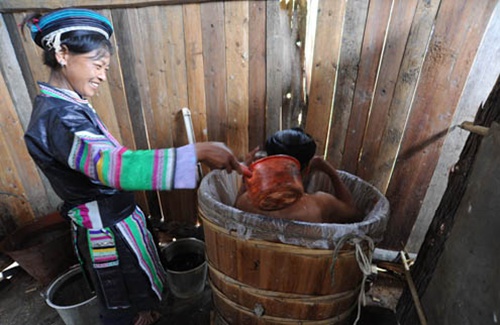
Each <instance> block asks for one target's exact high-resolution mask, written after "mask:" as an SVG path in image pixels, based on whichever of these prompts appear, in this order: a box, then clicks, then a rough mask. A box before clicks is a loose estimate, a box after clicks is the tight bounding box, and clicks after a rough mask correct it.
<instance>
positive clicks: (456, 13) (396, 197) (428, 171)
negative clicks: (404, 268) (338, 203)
mask: <svg viewBox="0 0 500 325" xmlns="http://www.w3.org/2000/svg"><path fill="white" fill-rule="evenodd" d="M495 4H496V1H493V0H491V1H487V2H485V3H484V5H483V6H475V5H474V4H472V3H470V2H468V1H450V0H446V1H445V0H443V1H442V2H441V6H440V10H439V13H438V19H437V20H436V24H435V31H434V34H433V38H432V40H431V42H430V44H429V53H428V56H427V58H426V60H425V62H424V64H423V67H422V73H421V77H420V84H419V86H418V88H417V90H416V94H415V100H414V103H413V107H412V110H411V113H410V116H409V120H408V122H407V128H406V131H405V134H404V138H403V142H402V144H401V149H400V153H399V155H398V158H397V161H396V165H395V168H394V173H393V176H392V180H391V183H390V184H389V188H388V190H387V197H388V199H389V201H390V202H397V204H393V205H392V209H391V210H392V212H391V218H390V219H389V222H388V226H387V232H388V233H390V234H391V236H390V237H387V238H386V239H385V240H384V242H383V243H382V244H381V245H382V246H384V247H385V248H392V249H396V250H398V249H401V248H402V247H401V245H403V246H404V245H405V244H406V241H407V240H408V236H409V234H410V232H411V229H412V227H413V224H414V222H415V219H416V217H417V215H418V211H419V209H420V206H421V202H422V200H423V198H424V196H425V192H426V191H427V187H428V185H429V182H430V180H431V177H432V173H433V171H434V168H435V167H436V164H437V160H438V158H439V153H440V150H441V146H442V143H443V136H444V135H446V133H447V132H448V128H449V127H450V123H451V119H452V117H453V114H454V111H455V108H456V105H457V103H458V100H459V98H460V94H461V92H462V90H463V87H464V84H465V80H466V78H467V75H468V71H469V70H470V66H471V64H472V62H473V58H474V56H475V55H476V52H477V49H478V47H479V42H480V41H481V39H482V35H483V33H484V30H485V28H486V26H487V23H488V21H489V18H490V15H491V13H492V12H493V8H494V5H495ZM451 31H453V32H451ZM464 35H466V39H467V42H463V36H464ZM403 197H404V198H405V199H402V198H403Z"/></svg>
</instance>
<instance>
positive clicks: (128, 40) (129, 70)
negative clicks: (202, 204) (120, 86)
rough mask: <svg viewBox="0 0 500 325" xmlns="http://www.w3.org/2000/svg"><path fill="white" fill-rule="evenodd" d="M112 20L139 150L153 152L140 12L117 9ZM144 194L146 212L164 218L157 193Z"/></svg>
mask: <svg viewBox="0 0 500 325" xmlns="http://www.w3.org/2000/svg"><path fill="white" fill-rule="evenodd" d="M112 18H113V22H114V23H115V24H117V25H118V26H121V32H120V33H116V40H117V44H118V46H119V51H118V55H119V59H120V63H121V72H122V75H123V80H124V89H125V94H126V96H127V104H128V109H129V114H130V121H131V123H132V127H133V131H134V133H133V134H134V140H135V144H136V149H149V148H150V145H149V138H148V133H147V128H146V119H147V117H146V116H145V112H144V110H143V107H148V106H149V104H148V103H149V102H148V99H149V97H148V95H147V89H146V90H145V89H144V87H146V86H147V85H145V84H144V81H143V82H142V83H141V82H140V80H144V77H143V74H144V72H145V67H144V56H143V53H142V51H140V49H141V43H140V40H141V39H142V38H137V37H136V35H140V30H137V26H139V24H138V23H139V20H138V17H137V10H135V9H129V10H123V9H117V10H113V11H112ZM121 49H123V50H121ZM144 97H146V98H144ZM144 195H146V197H147V200H146V202H147V205H143V206H142V208H143V210H144V211H145V213H146V214H147V215H151V216H154V217H155V218H161V215H162V214H161V210H160V204H159V202H158V196H157V193H156V192H150V191H148V192H144ZM139 198H140V196H139ZM142 204H144V203H142Z"/></svg>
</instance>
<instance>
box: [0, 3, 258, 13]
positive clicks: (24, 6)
mask: <svg viewBox="0 0 500 325" xmlns="http://www.w3.org/2000/svg"><path fill="white" fill-rule="evenodd" d="M226 1H239V0H226ZM257 1H264V0H257ZM204 2H220V1H213V0H65V1H60V0H38V1H33V0H2V1H0V13H4V12H23V11H47V10H53V9H58V8H67V7H84V8H92V9H111V8H140V7H147V6H160V5H180V4H188V3H204Z"/></svg>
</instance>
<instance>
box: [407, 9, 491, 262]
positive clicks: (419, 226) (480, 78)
mask: <svg viewBox="0 0 500 325" xmlns="http://www.w3.org/2000/svg"><path fill="white" fill-rule="evenodd" d="M498 31H500V2H499V3H497V5H496V8H495V11H494V12H493V14H492V17H491V19H490V23H489V25H488V28H487V29H486V32H485V34H484V36H483V40H482V41H481V46H480V47H479V49H478V52H477V56H476V58H475V60H474V63H473V65H472V68H471V71H470V73H469V76H468V77H467V83H466V84H465V87H464V90H463V92H462V95H461V97H460V102H459V103H458V106H457V109H456V112H455V114H454V116H453V121H452V122H451V124H452V125H460V124H461V123H462V122H464V121H474V116H475V115H476V112H477V110H478V108H479V107H481V105H482V103H484V102H486V99H487V98H488V95H489V94H490V92H491V89H492V88H493V87H494V85H495V81H496V79H497V78H498V76H499V75H500V65H499V64H497V62H496V61H495V60H491V58H499V57H500V33H498ZM469 134H470V133H469V132H468V131H465V130H462V129H460V128H453V127H452V129H450V132H449V133H448V135H447V137H446V139H445V141H444V143H443V149H442V150H441V154H440V156H439V160H438V165H437V166H436V169H435V171H434V174H433V175H432V179H431V182H430V184H429V189H428V190H427V193H426V194H425V198H424V201H423V203H422V208H421V209H420V212H419V215H418V217H417V220H416V222H415V225H414V227H413V230H412V232H411V235H410V238H409V239H408V243H407V245H406V249H407V251H409V252H412V253H418V251H419V249H420V245H421V244H422V242H423V240H424V237H425V233H426V231H427V229H428V227H429V224H430V223H431V221H432V217H433V216H434V213H435V211H436V209H437V207H438V205H439V202H440V200H441V198H442V197H443V193H444V192H445V189H446V185H447V183H448V182H447V180H448V177H449V173H450V170H452V169H453V168H454V165H455V163H456V162H457V161H458V159H459V152H461V151H462V149H463V146H464V144H465V141H466V139H467V137H468V136H469Z"/></svg>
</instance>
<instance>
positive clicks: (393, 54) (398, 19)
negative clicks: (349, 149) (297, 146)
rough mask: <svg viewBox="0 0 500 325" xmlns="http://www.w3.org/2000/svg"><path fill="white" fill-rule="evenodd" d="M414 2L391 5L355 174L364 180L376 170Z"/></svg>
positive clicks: (403, 1) (406, 0) (398, 1)
mask: <svg viewBox="0 0 500 325" xmlns="http://www.w3.org/2000/svg"><path fill="white" fill-rule="evenodd" d="M417 3H418V1H417V0H409V1H408V0H395V1H394V5H393V8H392V13H391V20H390V22H389V26H388V31H387V40H386V44H385V47H384V53H383V56H382V62H381V63H380V69H379V70H380V71H379V73H378V76H377V84H376V88H375V91H374V93H373V99H372V103H371V108H370V114H369V119H368V121H367V127H366V131H365V134H364V137H363V143H362V151H361V154H360V157H359V162H358V167H357V169H356V174H357V175H358V176H360V177H361V178H363V179H365V180H367V181H371V180H372V179H373V177H374V175H376V174H377V172H378V171H377V169H376V168H375V167H376V165H375V161H376V159H377V157H378V156H379V149H380V144H381V143H382V138H383V135H384V129H386V128H387V125H386V123H387V121H388V120H387V116H388V112H389V109H390V106H391V101H392V98H393V95H394V91H395V86H396V83H397V81H398V74H399V69H400V67H401V62H402V60H403V57H404V52H405V48H406V44H407V41H408V37H409V33H410V29H411V25H412V21H413V17H414V15H415V10H416V6H417Z"/></svg>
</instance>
